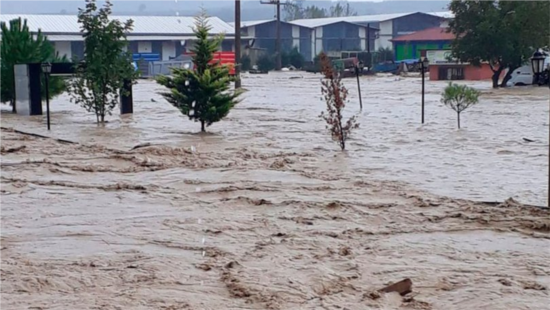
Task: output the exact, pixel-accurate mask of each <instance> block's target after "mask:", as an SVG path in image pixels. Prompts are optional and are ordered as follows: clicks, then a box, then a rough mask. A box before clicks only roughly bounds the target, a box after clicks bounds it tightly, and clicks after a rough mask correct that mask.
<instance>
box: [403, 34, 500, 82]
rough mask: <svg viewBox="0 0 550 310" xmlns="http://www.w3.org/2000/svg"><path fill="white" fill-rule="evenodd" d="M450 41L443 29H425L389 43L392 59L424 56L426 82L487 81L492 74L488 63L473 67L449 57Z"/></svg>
mask: <svg viewBox="0 0 550 310" xmlns="http://www.w3.org/2000/svg"><path fill="white" fill-rule="evenodd" d="M453 39H454V35H453V34H452V33H449V32H447V28H441V27H435V28H429V29H425V30H421V31H417V32H413V33H411V34H407V35H404V36H400V37H397V38H395V39H393V40H392V42H393V46H394V51H395V57H396V60H403V59H419V58H420V57H421V56H426V57H428V60H429V61H430V66H429V68H430V80H471V81H477V80H488V79H491V77H492V76H493V71H492V70H491V67H490V66H489V65H488V64H481V66H479V67H478V66H474V65H472V64H469V63H460V62H457V61H456V60H455V59H452V58H451V51H450V46H451V43H452V41H453Z"/></svg>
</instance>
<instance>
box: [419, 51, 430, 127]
mask: <svg viewBox="0 0 550 310" xmlns="http://www.w3.org/2000/svg"><path fill="white" fill-rule="evenodd" d="M429 65H430V61H429V60H428V58H427V57H420V71H421V73H422V124H424V83H425V82H424V80H425V77H426V69H427V68H428V66H429Z"/></svg>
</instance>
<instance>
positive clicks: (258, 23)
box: [228, 19, 284, 28]
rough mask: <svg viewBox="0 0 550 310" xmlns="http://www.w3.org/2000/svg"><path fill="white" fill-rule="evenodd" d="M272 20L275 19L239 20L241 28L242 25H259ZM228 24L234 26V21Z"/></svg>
mask: <svg viewBox="0 0 550 310" xmlns="http://www.w3.org/2000/svg"><path fill="white" fill-rule="evenodd" d="M272 21H275V19H263V20H246V21H241V28H244V27H252V26H256V25H260V24H265V23H269V22H272ZM281 23H284V22H283V21H281ZM228 24H229V25H231V27H235V23H234V22H230V23H228Z"/></svg>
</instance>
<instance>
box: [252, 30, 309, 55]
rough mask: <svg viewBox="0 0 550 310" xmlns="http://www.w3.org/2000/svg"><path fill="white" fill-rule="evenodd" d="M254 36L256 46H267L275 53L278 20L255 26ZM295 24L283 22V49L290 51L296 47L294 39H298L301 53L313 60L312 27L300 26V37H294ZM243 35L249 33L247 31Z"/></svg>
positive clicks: (269, 50) (283, 50) (266, 47)
mask: <svg viewBox="0 0 550 310" xmlns="http://www.w3.org/2000/svg"><path fill="white" fill-rule="evenodd" d="M251 27H255V33H254V38H255V39H256V43H255V44H254V46H255V47H259V48H265V49H267V51H268V52H269V53H275V50H276V41H277V22H276V21H270V22H266V23H263V24H258V25H255V26H251ZM293 27H295V25H292V24H289V23H285V22H281V51H282V52H287V53H288V52H289V51H290V50H292V48H294V45H295V44H294V39H298V40H299V42H300V48H299V51H300V53H301V54H302V55H303V56H304V57H305V59H306V60H311V29H309V28H305V27H299V26H297V27H299V29H300V34H299V35H300V37H299V38H293V37H292V28H293ZM245 29H246V28H245ZM243 35H249V33H247V32H246V31H245V32H244V33H243Z"/></svg>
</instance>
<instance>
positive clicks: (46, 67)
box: [42, 62, 52, 130]
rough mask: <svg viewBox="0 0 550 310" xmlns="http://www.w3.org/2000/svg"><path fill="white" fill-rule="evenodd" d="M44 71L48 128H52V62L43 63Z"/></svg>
mask: <svg viewBox="0 0 550 310" xmlns="http://www.w3.org/2000/svg"><path fill="white" fill-rule="evenodd" d="M42 72H43V73H44V80H45V84H46V118H47V122H48V130H50V83H49V82H50V81H49V80H50V73H51V72H52V64H51V63H49V62H48V63H43V64H42Z"/></svg>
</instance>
